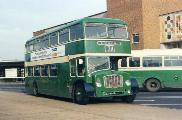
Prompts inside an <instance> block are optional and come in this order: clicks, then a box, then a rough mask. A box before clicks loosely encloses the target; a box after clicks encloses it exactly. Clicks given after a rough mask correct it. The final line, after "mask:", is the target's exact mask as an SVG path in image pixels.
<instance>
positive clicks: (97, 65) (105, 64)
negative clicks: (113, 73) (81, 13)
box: [88, 57, 110, 73]
mask: <svg viewBox="0 0 182 120" xmlns="http://www.w3.org/2000/svg"><path fill="white" fill-rule="evenodd" d="M109 63H110V62H109V57H88V72H89V73H92V72H94V71H98V70H103V69H109V68H110V64H109Z"/></svg>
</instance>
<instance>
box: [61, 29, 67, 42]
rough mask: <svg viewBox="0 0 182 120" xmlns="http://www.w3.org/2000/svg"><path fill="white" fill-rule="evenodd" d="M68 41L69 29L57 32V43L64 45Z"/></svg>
mask: <svg viewBox="0 0 182 120" xmlns="http://www.w3.org/2000/svg"><path fill="white" fill-rule="evenodd" d="M68 41H69V29H67V28H66V29H63V30H61V31H60V32H59V43H66V42H68Z"/></svg>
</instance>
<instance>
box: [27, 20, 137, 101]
mask: <svg viewBox="0 0 182 120" xmlns="http://www.w3.org/2000/svg"><path fill="white" fill-rule="evenodd" d="M25 47H26V54H25V58H26V63H25V66H26V77H25V87H26V90H27V92H29V93H32V94H34V95H38V94H46V95H51V96H58V97H65V98H72V99H73V101H74V102H75V103H78V104H87V103H88V102H89V98H91V97H93V98H96V97H99V98H102V97H112V98H117V99H121V100H123V101H125V102H128V103H129V102H133V100H134V99H135V96H136V93H137V89H138V84H137V82H136V80H135V79H134V78H131V77H130V75H129V74H128V73H126V72H120V71H118V65H117V63H118V62H117V60H119V58H122V57H121V56H123V57H125V56H130V55H131V49H130V41H129V39H128V32H127V24H126V23H125V22H123V21H121V20H118V19H109V18H83V19H81V20H76V21H73V22H69V23H68V24H64V25H62V26H61V27H59V28H57V29H54V30H52V31H49V32H47V33H44V34H43V35H39V36H37V37H33V38H31V39H30V40H28V41H27V42H26V45H25Z"/></svg>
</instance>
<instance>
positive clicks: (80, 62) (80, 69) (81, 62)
mask: <svg viewBox="0 0 182 120" xmlns="http://www.w3.org/2000/svg"><path fill="white" fill-rule="evenodd" d="M84 73H85V59H84V58H79V59H77V75H78V76H84Z"/></svg>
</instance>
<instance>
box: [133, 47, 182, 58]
mask: <svg viewBox="0 0 182 120" xmlns="http://www.w3.org/2000/svg"><path fill="white" fill-rule="evenodd" d="M131 55H132V56H133V57H135V56H138V57H139V56H161V55H165V56H167V55H182V49H143V50H132V51H131Z"/></svg>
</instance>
